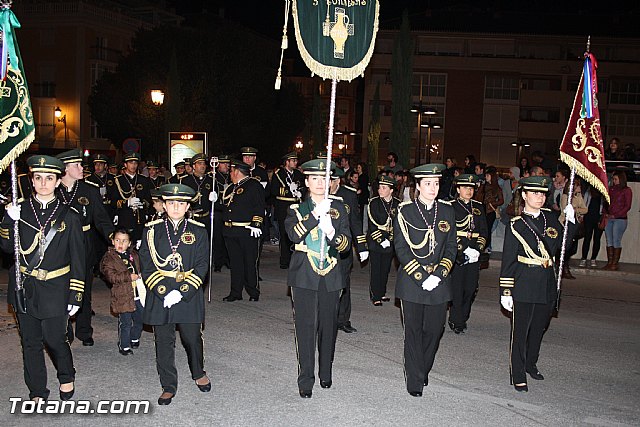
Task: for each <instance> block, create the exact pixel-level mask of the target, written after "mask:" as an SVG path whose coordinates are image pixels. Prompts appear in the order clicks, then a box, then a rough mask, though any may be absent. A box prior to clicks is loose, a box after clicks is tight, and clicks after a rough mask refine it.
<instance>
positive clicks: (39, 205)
mask: <svg viewBox="0 0 640 427" xmlns="http://www.w3.org/2000/svg"><path fill="white" fill-rule="evenodd" d="M31 198H32V199H33V201H34V202H36V203H37V207H39V208H40V209H47V208H49V207H50V206H51V204H52V203H55V202H56V201H57V200H58V199H57V198H56V197H55V196H54V197H53V198H51V200H49V201H48V202H44V203H43V202H41V201H40V200H39V199H38V198H37V197H36V195H35V194H34V195H33V196H31Z"/></svg>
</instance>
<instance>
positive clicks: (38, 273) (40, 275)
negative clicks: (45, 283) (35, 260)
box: [36, 269, 47, 280]
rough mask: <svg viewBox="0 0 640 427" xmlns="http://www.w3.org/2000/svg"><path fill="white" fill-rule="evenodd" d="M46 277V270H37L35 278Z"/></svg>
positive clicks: (43, 278) (41, 278) (42, 278)
mask: <svg viewBox="0 0 640 427" xmlns="http://www.w3.org/2000/svg"><path fill="white" fill-rule="evenodd" d="M46 278H47V270H40V269H38V270H37V273H36V279H38V280H45V279H46Z"/></svg>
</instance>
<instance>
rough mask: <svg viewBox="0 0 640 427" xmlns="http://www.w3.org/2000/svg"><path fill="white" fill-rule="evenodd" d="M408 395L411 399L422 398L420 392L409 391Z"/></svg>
mask: <svg viewBox="0 0 640 427" xmlns="http://www.w3.org/2000/svg"><path fill="white" fill-rule="evenodd" d="M409 394H410V395H411V396H413V397H422V392H421V391H410V392H409Z"/></svg>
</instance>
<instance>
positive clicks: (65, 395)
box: [59, 387, 76, 400]
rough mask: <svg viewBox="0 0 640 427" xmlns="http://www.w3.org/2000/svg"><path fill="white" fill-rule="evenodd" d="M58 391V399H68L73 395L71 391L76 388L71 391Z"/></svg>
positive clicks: (74, 389)
mask: <svg viewBox="0 0 640 427" xmlns="http://www.w3.org/2000/svg"><path fill="white" fill-rule="evenodd" d="M59 391H60V400H69V399H71V398H72V397H73V393H75V391H76V388H75V387H74V388H73V390H71V391H62V390H59Z"/></svg>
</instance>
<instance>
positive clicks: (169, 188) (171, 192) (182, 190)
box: [159, 184, 196, 202]
mask: <svg viewBox="0 0 640 427" xmlns="http://www.w3.org/2000/svg"><path fill="white" fill-rule="evenodd" d="M159 190H160V193H161V194H162V200H180V201H183V202H190V201H191V199H193V196H195V195H196V192H195V190H194V189H193V188H191V187H189V186H188V185H184V184H165V185H163V186H161V187H160V188H159Z"/></svg>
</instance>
